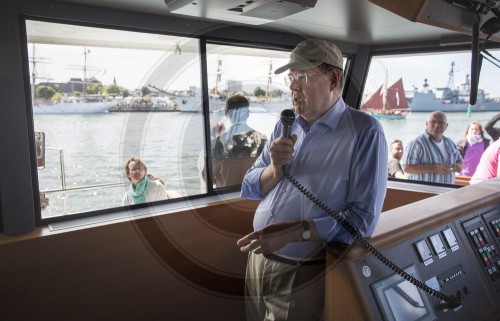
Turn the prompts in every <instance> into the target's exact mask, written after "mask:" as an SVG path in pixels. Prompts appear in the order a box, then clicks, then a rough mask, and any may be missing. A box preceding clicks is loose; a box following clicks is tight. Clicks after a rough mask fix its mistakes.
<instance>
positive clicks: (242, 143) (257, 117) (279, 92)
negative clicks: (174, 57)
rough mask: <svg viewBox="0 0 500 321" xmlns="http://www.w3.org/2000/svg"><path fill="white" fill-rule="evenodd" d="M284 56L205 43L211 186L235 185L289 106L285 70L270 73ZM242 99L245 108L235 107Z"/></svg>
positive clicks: (282, 53) (283, 62)
mask: <svg viewBox="0 0 500 321" xmlns="http://www.w3.org/2000/svg"><path fill="white" fill-rule="evenodd" d="M289 57H290V52H289V51H276V50H266V49H256V48H245V47H238V46H225V45H215V44H208V45H207V67H208V71H207V73H208V87H209V88H208V89H209V93H210V100H209V105H210V127H211V128H210V133H211V147H212V151H211V155H212V159H211V160H212V174H213V183H214V187H215V188H222V187H227V186H235V185H240V184H241V181H242V178H243V175H244V174H245V172H246V171H247V169H248V168H249V167H250V166H251V165H252V164H253V162H254V161H255V159H256V157H257V156H258V155H259V154H260V152H261V150H262V148H263V147H264V146H263V145H264V144H265V142H266V141H267V140H269V139H270V136H271V133H272V130H273V129H274V126H275V124H276V122H277V121H278V120H279V116H280V114H281V112H282V111H283V109H290V108H293V104H292V101H291V95H290V89H289V88H288V86H287V85H286V84H285V76H286V75H287V73H286V72H285V73H281V74H278V75H275V74H274V70H276V69H277V68H278V67H281V66H282V65H285V64H286V63H288V60H289ZM345 64H346V59H344V67H345ZM245 101H248V105H249V108H246V107H245V106H243V107H242V108H241V107H240V106H241V105H242V103H243V105H245ZM226 105H227V110H226ZM238 107H240V108H238ZM203 156H204V155H201V154H200V157H199V162H198V164H199V167H200V173H201V175H202V177H204V175H206V173H205V172H204V163H203V160H204V158H203Z"/></svg>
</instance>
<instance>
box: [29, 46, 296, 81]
mask: <svg viewBox="0 0 500 321" xmlns="http://www.w3.org/2000/svg"><path fill="white" fill-rule="evenodd" d="M85 48H86V50H87V54H86V57H87V58H86V60H87V64H86V66H87V78H90V77H93V76H94V77H96V78H97V79H99V80H101V81H102V83H103V84H104V85H107V84H111V83H113V81H114V79H116V82H117V84H118V85H119V86H122V87H125V88H127V89H136V88H140V87H141V86H142V85H143V84H144V81H145V79H146V78H147V77H146V76H147V74H148V73H150V72H153V71H154V70H155V68H162V67H158V65H159V64H161V62H162V61H163V59H164V57H165V56H166V55H168V53H166V52H165V51H157V50H137V49H121V48H99V47H85ZM28 54H29V57H30V70H31V69H32V68H33V67H32V66H33V64H32V60H33V46H32V45H29V46H28ZM34 57H35V58H34V60H35V62H36V74H37V78H38V80H37V81H36V82H37V83H39V82H45V81H47V82H67V81H68V80H69V79H70V78H83V73H84V72H83V66H84V65H85V54H84V47H81V46H62V45H46V44H37V45H36V46H35V56H34ZM169 58H170V57H169ZM174 58H175V56H174ZM219 59H221V60H222V66H221V67H220V68H219V69H220V70H221V76H222V77H221V78H222V79H221V82H222V83H224V82H226V81H227V80H243V81H248V82H255V81H258V82H265V83H267V77H268V75H269V63H270V58H269V57H265V56H264V57H252V56H248V57H235V56H224V55H219V54H213V55H210V56H209V57H208V59H207V64H208V69H209V71H208V72H209V75H208V77H209V79H208V81H209V87H213V86H214V85H215V78H216V71H217V64H218V60H219ZM271 62H273V63H276V66H279V65H281V64H285V63H286V62H287V60H285V59H277V58H273V60H272V61H271ZM249 66H252V68H249ZM167 67H168V66H167ZM199 70H200V64H199V61H198V60H197V59H195V61H191V62H190V63H188V64H187V66H184V67H183V68H179V70H178V71H177V72H176V73H175V75H174V77H175V82H174V84H173V86H172V87H169V89H188V88H189V86H190V85H195V86H197V87H201V85H200V77H199ZM165 72H167V71H165ZM282 79H283V75H279V76H275V75H273V83H283V85H284V81H283V80H282Z"/></svg>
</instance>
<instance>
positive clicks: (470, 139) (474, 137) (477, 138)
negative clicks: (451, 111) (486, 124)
mask: <svg viewBox="0 0 500 321" xmlns="http://www.w3.org/2000/svg"><path fill="white" fill-rule="evenodd" d="M467 141H468V142H469V144H470V145H474V144H477V143H480V142H482V141H483V137H482V136H481V135H474V134H467Z"/></svg>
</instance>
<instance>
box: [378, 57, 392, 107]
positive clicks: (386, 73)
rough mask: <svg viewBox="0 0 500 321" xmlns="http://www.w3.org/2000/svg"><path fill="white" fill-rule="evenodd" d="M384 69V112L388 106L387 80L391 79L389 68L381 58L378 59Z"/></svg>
mask: <svg viewBox="0 0 500 321" xmlns="http://www.w3.org/2000/svg"><path fill="white" fill-rule="evenodd" d="M376 61H377V62H378V63H379V64H380V65H381V66H382V68H383V69H384V74H385V75H384V77H385V79H384V86H383V88H382V112H385V108H386V107H387V81H388V79H389V71H388V69H387V66H386V65H385V64H384V63H383V62H382V61H379V60H376Z"/></svg>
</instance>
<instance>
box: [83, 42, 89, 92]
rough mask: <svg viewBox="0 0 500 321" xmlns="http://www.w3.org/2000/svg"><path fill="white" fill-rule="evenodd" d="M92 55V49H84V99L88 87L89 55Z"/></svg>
mask: <svg viewBox="0 0 500 321" xmlns="http://www.w3.org/2000/svg"><path fill="white" fill-rule="evenodd" d="M89 53H90V49H88V50H87V47H83V57H84V58H83V97H85V96H86V87H87V54H89Z"/></svg>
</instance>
